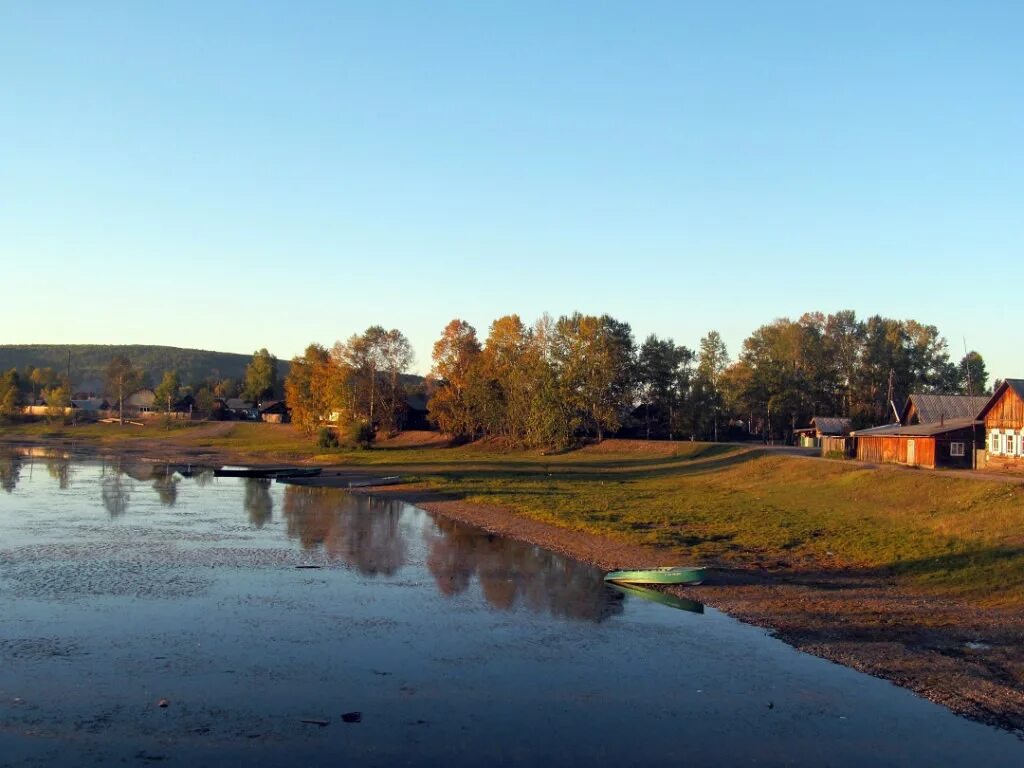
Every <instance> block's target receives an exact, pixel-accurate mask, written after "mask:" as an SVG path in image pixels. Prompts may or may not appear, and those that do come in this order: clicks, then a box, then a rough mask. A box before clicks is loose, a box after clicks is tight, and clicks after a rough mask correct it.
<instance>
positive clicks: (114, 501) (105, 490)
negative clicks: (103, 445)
mask: <svg viewBox="0 0 1024 768" xmlns="http://www.w3.org/2000/svg"><path fill="white" fill-rule="evenodd" d="M130 491H131V483H129V482H126V481H125V479H124V474H122V469H121V466H120V464H119V463H115V464H113V465H111V467H110V468H109V469H108V468H106V467H104V471H103V477H102V478H101V479H100V496H101V497H102V499H103V506H104V507H106V509H107V514H109V515H110V516H111V517H112V518H114V517H120V516H121V515H123V514H124V513H125V512H127V511H128V499H129V498H130Z"/></svg>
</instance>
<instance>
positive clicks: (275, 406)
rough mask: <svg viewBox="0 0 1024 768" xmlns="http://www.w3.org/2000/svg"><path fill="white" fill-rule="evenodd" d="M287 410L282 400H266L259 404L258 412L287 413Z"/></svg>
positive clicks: (286, 405)
mask: <svg viewBox="0 0 1024 768" xmlns="http://www.w3.org/2000/svg"><path fill="white" fill-rule="evenodd" d="M288 410H289V409H288V404H287V403H285V401H284V400H268V401H267V402H265V403H263V404H262V405H261V406H260V413H287V412H288Z"/></svg>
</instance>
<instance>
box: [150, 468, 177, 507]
mask: <svg viewBox="0 0 1024 768" xmlns="http://www.w3.org/2000/svg"><path fill="white" fill-rule="evenodd" d="M151 475H152V477H153V490H154V491H156V495H157V496H158V497H159V499H160V503H161V504H163V505H164V506H167V507H173V506H174V504H175V503H176V502H177V501H178V481H179V479H180V478H179V477H178V474H177V472H176V471H175V470H174V468H173V467H171V466H170V465H165V466H154V467H152V472H151Z"/></svg>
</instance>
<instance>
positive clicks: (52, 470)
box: [46, 453, 71, 491]
mask: <svg viewBox="0 0 1024 768" xmlns="http://www.w3.org/2000/svg"><path fill="white" fill-rule="evenodd" d="M46 471H47V473H48V474H49V475H50V477H52V478H53V479H54V480H56V481H57V486H58V487H59V488H60V489H61V490H62V491H66V490H67V489H68V488H70V487H71V457H70V456H68V455H67V454H60V453H53V454H51V455H49V456H47V458H46Z"/></svg>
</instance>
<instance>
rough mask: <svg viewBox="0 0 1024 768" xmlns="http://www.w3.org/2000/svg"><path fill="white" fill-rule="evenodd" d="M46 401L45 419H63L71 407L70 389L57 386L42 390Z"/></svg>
mask: <svg viewBox="0 0 1024 768" xmlns="http://www.w3.org/2000/svg"><path fill="white" fill-rule="evenodd" d="M43 399H44V400H45V401H46V413H47V417H48V418H49V419H51V420H54V419H63V418H64V416H65V415H66V414H67V410H68V408H70V407H71V388H70V387H68V386H67V385H66V384H58V385H56V386H53V387H50V388H49V389H44V390H43Z"/></svg>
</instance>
